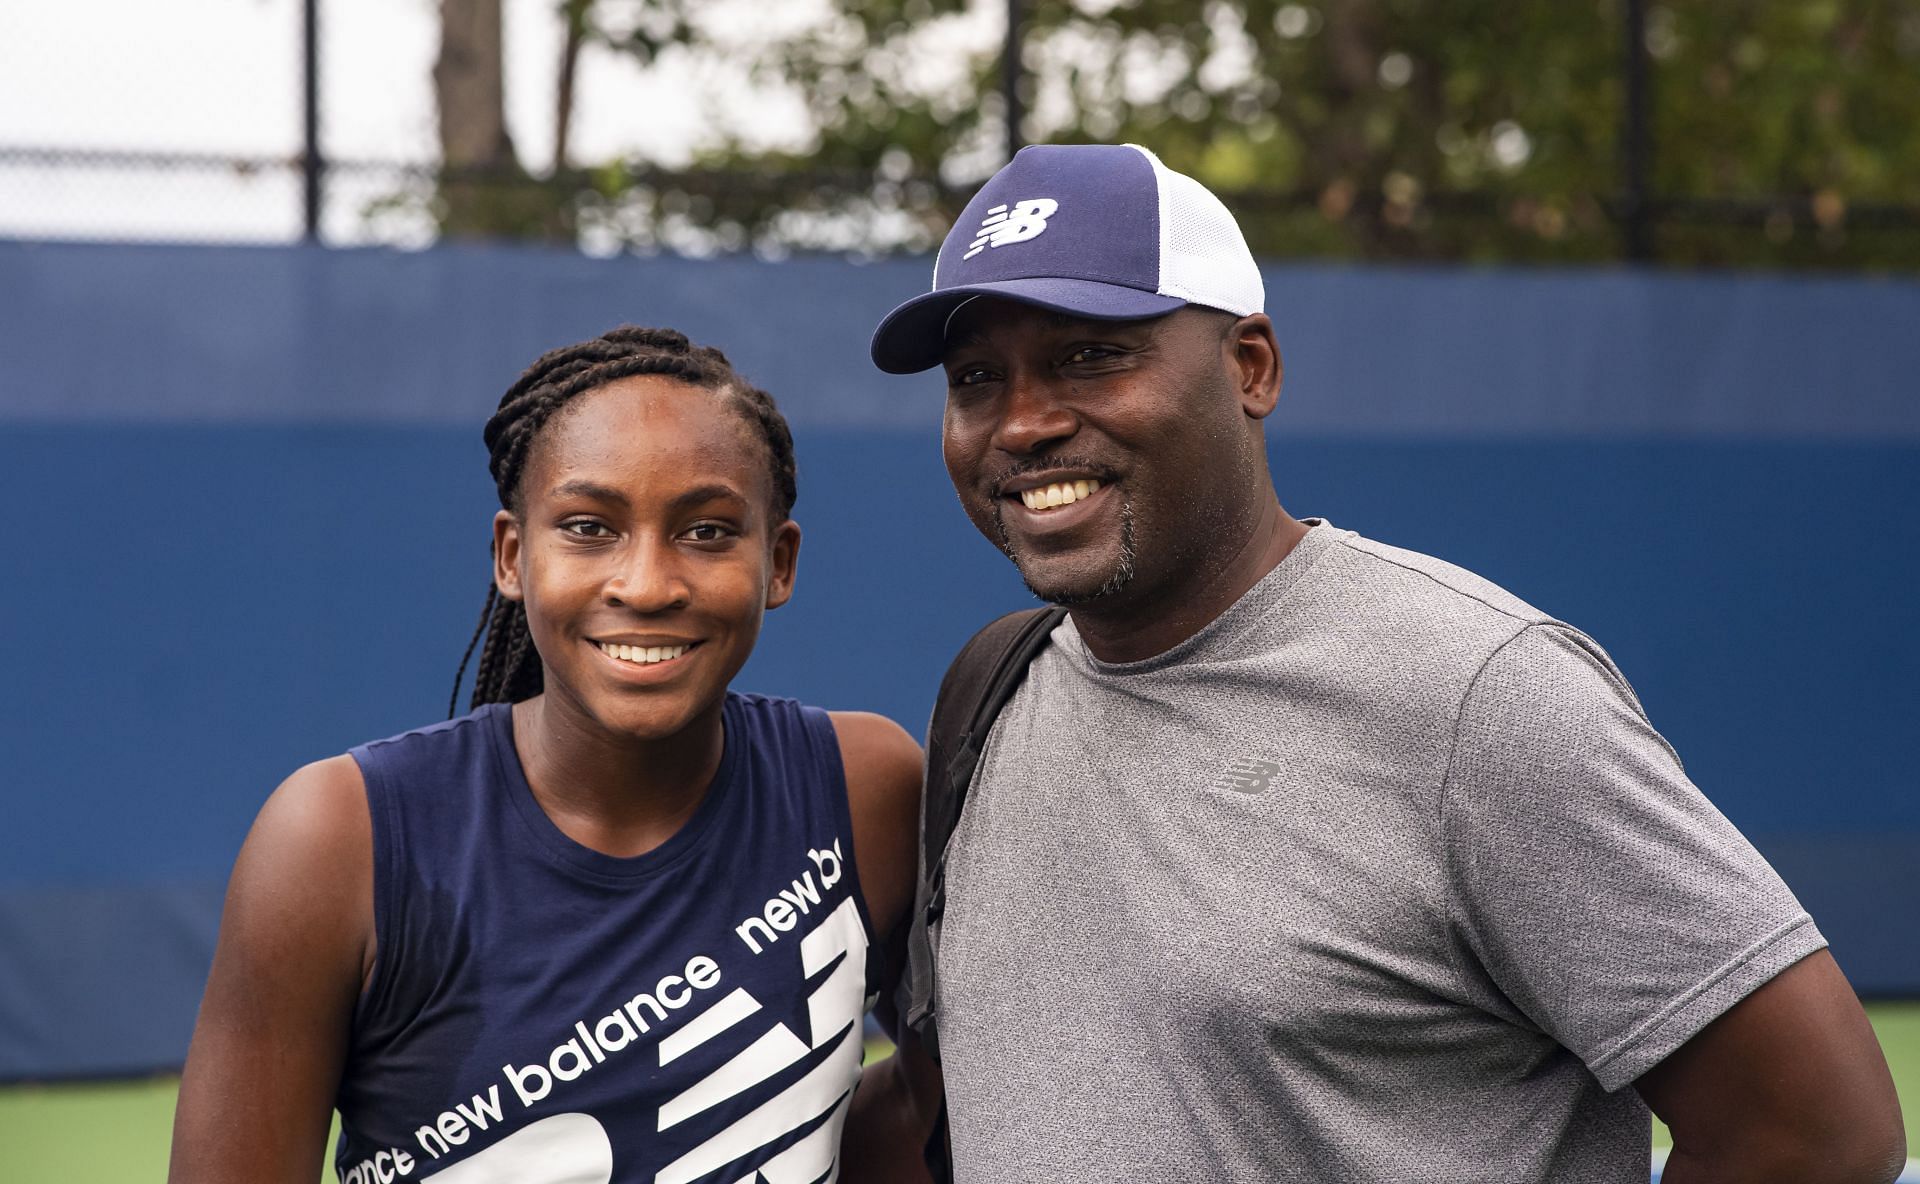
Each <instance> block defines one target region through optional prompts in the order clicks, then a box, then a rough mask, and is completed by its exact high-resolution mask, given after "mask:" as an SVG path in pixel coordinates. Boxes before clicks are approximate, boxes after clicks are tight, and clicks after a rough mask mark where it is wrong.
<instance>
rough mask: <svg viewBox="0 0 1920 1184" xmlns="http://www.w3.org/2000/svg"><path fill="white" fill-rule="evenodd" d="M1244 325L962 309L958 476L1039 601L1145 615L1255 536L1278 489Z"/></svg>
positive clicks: (953, 357)
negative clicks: (1241, 355)
mask: <svg viewBox="0 0 1920 1184" xmlns="http://www.w3.org/2000/svg"><path fill="white" fill-rule="evenodd" d="M1234 326H1235V320H1234V318H1233V317H1231V316H1229V315H1227V314H1225V313H1217V312H1213V311H1211V310H1206V309H1196V308H1185V309H1181V310H1179V311H1176V312H1174V313H1171V314H1169V315H1167V316H1164V317H1157V318H1153V319H1150V320H1143V321H1096V320H1086V319H1081V318H1075V317H1069V316H1064V315H1062V314H1059V313H1054V312H1050V311H1047V310H1045V309H1040V308H1035V307H1033V306H1031V305H1025V304H1019V303H1015V302H1012V301H1005V300H998V299H976V300H973V301H971V302H970V303H968V304H967V305H965V306H964V307H962V308H961V309H960V310H959V312H958V314H957V315H956V316H955V317H954V319H953V323H952V325H951V326H949V330H948V336H947V341H948V346H947V352H946V356H945V358H944V359H943V362H942V364H943V366H944V368H945V370H946V374H947V411H946V425H945V430H944V435H943V447H944V451H945V455H946V462H947V472H948V474H949V475H950V476H951V477H952V478H953V484H954V488H955V489H956V490H957V491H958V492H959V494H960V501H961V504H962V505H963V506H964V507H965V509H966V512H967V516H968V517H970V518H971V519H972V520H973V524H974V525H975V526H976V527H978V528H979V530H980V532H981V533H982V534H984V535H986V536H987V538H988V539H990V540H992V541H993V542H995V543H996V544H998V545H999V546H1000V547H1001V549H1002V550H1004V551H1006V553H1007V554H1008V556H1009V557H1011V558H1012V559H1013V561H1014V563H1015V564H1016V565H1017V566H1018V567H1019V569H1020V574H1021V576H1022V577H1023V578H1024V579H1025V580H1026V583H1027V587H1028V588H1029V589H1030V590H1032V591H1033V593H1034V594H1035V595H1036V596H1039V597H1040V598H1042V599H1043V600H1050V601H1053V602H1054V603H1056V604H1093V603H1096V602H1097V603H1100V604H1103V605H1107V606H1113V607H1118V606H1121V605H1126V604H1133V603H1143V604H1150V603H1152V602H1153V601H1154V600H1155V599H1156V598H1158V597H1160V596H1164V595H1167V594H1170V593H1171V594H1177V592H1178V591H1179V590H1180V589H1181V588H1182V587H1183V586H1185V585H1186V583H1187V581H1190V580H1193V579H1205V578H1207V577H1208V576H1209V575H1210V574H1211V573H1212V572H1214V571H1217V570H1218V568H1219V566H1220V557H1221V556H1222V555H1223V554H1225V553H1230V552H1231V551H1232V550H1233V549H1234V548H1236V547H1238V546H1239V544H1240V543H1241V542H1242V541H1243V540H1244V539H1245V538H1246V537H1247V535H1248V532H1249V531H1250V530H1251V528H1252V516H1253V515H1255V514H1257V513H1258V509H1259V506H1258V502H1257V491H1259V490H1260V489H1263V488H1269V487H1267V486H1266V484H1265V476H1264V474H1265V469H1264V456H1263V454H1262V447H1261V443H1260V437H1259V434H1258V431H1257V429H1253V430H1250V425H1251V424H1252V420H1251V419H1250V418H1249V416H1248V414H1247V410H1246V408H1245V406H1244V405H1243V400H1242V399H1241V397H1240V385H1239V381H1238V379H1239V368H1238V366H1237V365H1236V356H1237V354H1236V345H1235V334H1234V332H1233V330H1234ZM1249 466H1253V472H1255V474H1256V475H1257V482H1256V481H1253V480H1250V479H1249V477H1250V469H1249Z"/></svg>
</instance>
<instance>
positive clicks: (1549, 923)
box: [937, 523, 1825, 1184]
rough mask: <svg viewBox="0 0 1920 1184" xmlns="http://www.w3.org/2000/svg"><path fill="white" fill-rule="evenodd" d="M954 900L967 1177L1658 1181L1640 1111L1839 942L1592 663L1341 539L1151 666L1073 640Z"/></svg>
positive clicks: (951, 995) (953, 983)
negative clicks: (1652, 1076) (1746, 1008)
mask: <svg viewBox="0 0 1920 1184" xmlns="http://www.w3.org/2000/svg"><path fill="white" fill-rule="evenodd" d="M947 892H948V896H947V912H946V921H945V928H944V930H943V933H942V937H941V940H940V946H939V955H938V976H937V982H938V992H939V993H938V997H937V1003H938V1008H939V1023H940V1035H941V1051H942V1056H943V1060H944V1063H945V1070H946V1082H947V1090H948V1098H949V1112H950V1116H951V1124H952V1125H951V1133H952V1139H953V1151H954V1161H955V1172H956V1179H957V1180H958V1181H959V1182H960V1184H1040V1182H1052V1181H1057V1182H1060V1184H1083V1182H1085V1181H1089V1180H1180V1181H1212V1180H1231V1181H1265V1180H1288V1181H1341V1182H1350V1181H1369V1182H1381V1181H1401V1180H1405V1181H1422V1182H1443V1181H1498V1182H1500V1184H1523V1182H1526V1181H1542V1182H1544V1181H1554V1182H1555V1184H1567V1182H1578V1181H1623V1182H1624V1181H1634V1182H1635V1184H1643V1182H1644V1181H1645V1180H1646V1178H1647V1164H1648V1144H1649V1121H1648V1113H1647V1110H1646V1107H1645V1105H1644V1104H1643V1103H1642V1102H1641V1100H1640V1098H1639V1096H1638V1095H1637V1094H1636V1093H1635V1092H1634V1091H1633V1090H1631V1089H1623V1088H1622V1087H1623V1086H1626V1085H1628V1084H1629V1083H1631V1082H1632V1081H1633V1080H1634V1078H1636V1077H1638V1076H1639V1075H1640V1074H1642V1073H1644V1072H1645V1071H1646V1070H1647V1069H1649V1068H1651V1067H1652V1066H1653V1065H1655V1064H1657V1063H1658V1062H1659V1061H1660V1060H1661V1059H1662V1058H1664V1057H1665V1056H1667V1055H1668V1054H1669V1053H1671V1052H1672V1051H1673V1050H1674V1049H1675V1048H1677V1047H1679V1046H1680V1045H1681V1044H1682V1043H1684V1042H1685V1041H1686V1040H1687V1039H1688V1038H1689V1037H1690V1036H1692V1035H1693V1034H1694V1033H1696V1032H1697V1031H1699V1030H1700V1028H1701V1027H1702V1026H1703V1025H1705V1024H1706V1023H1707V1022H1708V1021H1709V1020H1711V1019H1713V1018H1714V1017H1715V1016H1717V1015H1719V1014H1720V1013H1722V1012H1723V1011H1725V1010H1726V1009H1727V1008H1728V1007H1729V1006H1731V1005H1732V1004H1733V1003H1735V1002H1737V1001H1738V1000H1739V999H1741V998H1742V997H1744V996H1745V995H1746V994H1747V993H1749V992H1751V991H1752V990H1753V989H1754V988H1755V987H1757V986H1759V985H1760V984H1762V983H1764V982H1765V981H1767V980H1768V979H1769V978H1771V977H1772V976H1773V975H1775V974H1777V973H1778V972H1779V971H1781V970H1782V969H1784V968H1785V967H1787V966H1789V965H1791V964H1792V963H1794V962H1796V961H1798V960H1799V959H1800V958H1803V957H1805V956H1806V955H1807V954H1809V953H1811V952H1813V951H1814V950H1817V949H1819V948H1820V947H1821V946H1822V945H1824V944H1825V943H1824V942H1823V940H1822V939H1821V937H1820V934H1819V932H1818V931H1817V930H1816V929H1815V928H1814V925H1813V922H1812V921H1811V920H1810V919H1809V918H1808V917H1807V915H1806V913H1805V912H1804V911H1803V910H1802V909H1801V908H1800V905H1799V904H1798V902H1796V901H1795V900H1794V898H1793V895H1792V894H1791V893H1790V892H1789V891H1788V890H1787V888H1786V886H1785V885H1784V884H1782V883H1781V882H1780V879H1779V877H1778V876H1776V875H1775V874H1774V872H1773V870H1772V869H1771V868H1769V867H1768V866H1767V864H1766V862H1765V861H1764V860H1762V859H1761V858H1760V856H1759V855H1758V854H1757V853H1755V852H1754V850H1753V848H1752V847H1751V846H1749V845H1748V844H1747V842H1746V841H1745V840H1744V839H1743V838H1742V837H1741V836H1740V834H1739V833H1738V832H1737V831H1735V830H1734V828H1733V827H1732V826H1731V825H1730V824H1729V823H1728V822H1727V821H1726V819H1724V818H1723V817H1721V815H1720V814H1719V813H1718V812H1717V811H1716V810H1715V809H1714V808H1713V806H1712V805H1711V804H1710V803H1708V801H1707V800H1706V798H1704V797H1703V796H1701V794H1700V792H1699V791H1698V790H1697V789H1695V788H1694V787H1693V785H1692V784H1691V783H1690V782H1689V781H1688V780H1687V778H1686V775H1685V774H1684V773H1683V772H1682V771H1681V768H1680V762H1679V760H1678V758H1677V757H1676V756H1675V755H1674V753H1673V750H1672V749H1671V748H1669V747H1668V746H1667V744H1666V742H1665V741H1664V740H1662V739H1661V738H1660V736H1659V734H1658V733H1656V732H1655V731H1654V730H1653V728H1652V727H1651V726H1650V725H1649V724H1648V722H1647V720H1646V717H1645V715H1644V714H1643V713H1642V711H1641V709H1640V705H1639V702H1638V700H1637V699H1635V697H1634V694H1633V691H1632V690H1631V689H1630V688H1629V687H1628V686H1627V683H1626V680H1625V679H1624V678H1623V677H1622V676H1621V675H1620V672H1619V671H1618V670H1617V669H1615V667H1614V666H1613V663H1612V662H1611V661H1610V660H1609V659H1608V658H1607V656H1606V654H1605V653H1603V652H1602V651H1601V649H1600V647H1599V646H1598V645H1596V644H1594V643H1593V642H1592V641H1591V640H1589V639H1588V638H1587V637H1585V636H1584V635H1583V634H1581V633H1579V632H1578V631H1576V630H1574V629H1572V628H1570V627H1568V626H1566V625H1563V624H1561V623H1559V622H1557V621H1554V620H1552V619H1551V618H1548V617H1546V616H1543V615H1542V614H1541V613H1539V612H1537V611H1535V610H1534V609H1533V608H1530V607H1529V606H1527V605H1526V604H1524V603H1522V602H1521V601H1519V600H1518V599H1516V598H1514V597H1513V596H1511V595H1509V594H1508V593H1506V592H1503V591H1502V590H1500V589H1499V588H1496V587H1494V586H1493V585H1492V584H1489V583H1488V582H1487V581H1485V580H1482V579H1480V578H1479V577H1477V576H1474V575H1472V574H1471V573H1468V572H1465V571H1462V570H1460V569H1459V568H1456V567H1452V566H1450V565H1448V564H1445V563H1441V562H1439V561H1437V560H1434V559H1431V558H1428V557H1426V556H1423V555H1417V554H1413V553H1411V552H1408V551H1402V550H1398V549H1396V548H1393V547H1388V546H1383V545H1381V544H1379V543H1375V542H1371V541H1369V540H1367V539H1364V538H1360V537H1359V536H1357V535H1354V534H1352V533H1350V532H1346V531H1340V530H1336V529H1334V528H1333V527H1331V526H1328V525H1326V524H1324V523H1319V524H1315V525H1314V526H1313V528H1312V530H1311V531H1310V532H1309V533H1308V534H1307V536H1306V538H1305V539H1304V540H1303V541H1302V542H1301V543H1300V544H1299V546H1298V547H1296V548H1295V549H1294V551H1293V552H1292V554H1290V555H1289V556H1288V557H1287V558H1286V560H1285V561H1284V562H1282V563H1281V565H1280V566H1279V567H1277V568H1276V569H1275V570H1274V571H1273V572H1272V573H1270V574H1269V575H1268V576H1267V577H1266V578H1265V579H1263V580H1262V581H1261V582H1260V583H1259V584H1258V585H1256V586H1255V587H1254V588H1253V589H1252V590H1251V591H1249V592H1248V593H1247V594H1246V596H1244V597H1243V598H1242V599H1241V600H1240V601H1239V602H1238V603H1236V604H1235V605H1234V606H1233V607H1232V608H1231V609H1229V610H1228V611H1227V612H1226V613H1225V614H1224V615H1223V616H1221V617H1220V618H1219V619H1218V620H1216V621H1214V622H1213V623H1212V624H1210V625H1209V626H1208V627H1207V628H1206V629H1205V630H1203V631H1202V632H1201V633H1200V634H1199V635H1198V636H1195V637H1193V638H1190V639H1189V640H1187V641H1186V642H1183V643H1182V644H1180V645H1179V646H1177V647H1175V648H1174V649H1172V650H1169V651H1168V652H1166V653H1164V654H1161V655H1159V656H1157V657H1154V658H1150V659H1148V660H1146V661H1143V662H1135V663H1129V664H1125V665H1109V664H1106V663H1102V662H1099V661H1097V660H1095V659H1094V658H1093V657H1092V656H1091V655H1090V654H1089V653H1088V652H1087V650H1086V647H1085V645H1084V644H1083V643H1082V642H1081V640H1080V637H1079V635H1078V634H1077V633H1076V632H1075V630H1074V627H1073V624H1072V622H1071V620H1068V621H1067V622H1066V623H1063V624H1062V625H1061V626H1060V628H1059V629H1058V630H1056V631H1055V633H1054V634H1053V637H1052V644H1051V645H1050V646H1049V648H1048V649H1047V650H1046V651H1045V652H1043V653H1042V654H1041V655H1040V657H1039V658H1038V659H1037V660H1036V661H1035V663H1034V665H1033V667H1032V668H1031V670H1030V672H1029V675H1028V678H1027V681H1026V683H1025V685H1024V686H1023V687H1022V689H1021V690H1020V692H1019V694H1018V695H1016V696H1015V698H1014V699H1013V701H1012V702H1011V703H1009V704H1008V705H1007V708H1006V710H1005V711H1004V712H1003V713H1002V715H1001V716H1000V719H999V721H998V723H997V724H996V725H995V727H994V730H993V732H992V735H991V737H990V738H989V741H988V746H987V749H986V752H985V753H984V755H983V758H982V763H981V766H980V772H979V774H978V775H977V776H976V778H975V781H974V785H973V789H972V793H971V795H970V797H969V799H968V804H967V809H966V813H965V815H964V817H963V818H962V820H961V823H960V826H959V829H958V830H957V831H956V832H955V835H954V839H953V844H952V847H951V848H950V851H949V863H948V872H947Z"/></svg>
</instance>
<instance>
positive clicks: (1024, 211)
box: [960, 197, 1060, 259]
mask: <svg viewBox="0 0 1920 1184" xmlns="http://www.w3.org/2000/svg"><path fill="white" fill-rule="evenodd" d="M1059 208H1060V203H1059V202H1057V201H1055V200H1053V199H1052V198H1050V197H1030V198H1028V199H1026V200H1025V201H1017V202H1015V203H1013V208H1012V209H1011V210H1009V209H1008V208H1007V207H1006V206H1003V205H1000V206H995V207H993V208H992V209H990V210H988V211H987V216H986V217H985V218H983V219H981V221H980V237H979V238H976V239H974V240H973V242H972V243H970V244H968V250H967V253H966V254H964V255H962V256H960V257H961V258H962V259H971V258H973V257H974V256H975V255H978V254H979V253H980V252H982V251H984V250H986V249H987V248H988V247H1004V246H1006V245H1007V244H1008V243H1023V242H1026V241H1027V240H1028V239H1030V238H1036V237H1038V236H1039V234H1040V232H1041V231H1043V230H1045V229H1046V228H1047V219H1048V218H1051V217H1053V212H1054V211H1055V210H1057V209H1059Z"/></svg>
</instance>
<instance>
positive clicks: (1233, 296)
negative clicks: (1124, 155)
mask: <svg viewBox="0 0 1920 1184" xmlns="http://www.w3.org/2000/svg"><path fill="white" fill-rule="evenodd" d="M1127 147H1129V148H1135V149H1138V150H1139V151H1140V153H1141V154H1142V155H1144V156H1145V157H1146V158H1147V159H1148V160H1149V161H1151V162H1153V175H1154V179H1155V180H1156V181H1157V182H1158V183H1159V188H1160V294H1161V295H1163V296H1177V297H1179V298H1180V299H1182V300H1185V301H1187V302H1188V303H1190V304H1202V305H1205V306H1206V307H1208V308H1217V309H1220V310H1221V311H1223V312H1230V313H1233V314H1234V315H1235V316H1242V317H1243V316H1246V315H1248V314H1249V313H1256V312H1264V311H1266V306H1267V289H1266V285H1265V284H1263V283H1262V282H1261V280H1260V269H1259V267H1257V266H1255V264H1254V262H1253V253H1252V252H1251V251H1249V250H1247V240H1246V237H1245V236H1244V235H1242V234H1241V233H1240V224H1239V223H1237V222H1235V221H1234V220H1233V215H1232V214H1231V213H1229V212H1228V211H1227V207H1226V206H1225V205H1224V204H1222V203H1221V201H1220V199H1219V198H1217V197H1215V196H1214V195H1213V193H1212V192H1211V191H1209V190H1208V189H1207V187H1206V186H1205V185H1202V184H1201V183H1200V182H1198V181H1196V180H1194V179H1193V178H1192V177H1189V176H1187V175H1185V174H1184V173H1176V172H1174V171H1173V170H1172V169H1170V168H1168V167H1167V166H1166V165H1164V164H1161V163H1160V158H1159V157H1157V156H1155V155H1154V154H1153V153H1152V152H1150V151H1148V150H1147V149H1145V148H1141V147H1140V145H1138V144H1129V145H1127Z"/></svg>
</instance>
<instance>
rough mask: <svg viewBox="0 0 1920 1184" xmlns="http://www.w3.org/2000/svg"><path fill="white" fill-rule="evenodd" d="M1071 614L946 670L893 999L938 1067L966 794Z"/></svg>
mask: <svg viewBox="0 0 1920 1184" xmlns="http://www.w3.org/2000/svg"><path fill="white" fill-rule="evenodd" d="M1066 615H1067V610H1066V609H1064V608H1060V607H1058V606H1053V605H1049V606H1047V607H1044V608H1031V609H1026V610H1024V611H1022V612H1017V613H1009V614H1007V615H1006V616H1004V617H1001V618H1000V619H999V620H997V621H994V622H992V623H991V624H989V625H987V627H986V628H984V629H982V630H980V632H978V633H976V634H974V635H973V638H972V639H971V640H969V641H968V642H967V644H966V645H965V646H963V647H962V648H961V650H960V653H959V655H958V656H956V657H955V658H954V660H953V665H951V666H949V667H947V674H946V677H945V678H943V679H941V680H940V695H939V697H938V698H937V699H935V700H934V704H933V721H932V722H931V723H930V724H928V725H927V783H926V787H925V789H924V790H923V791H922V793H921V797H920V876H919V888H918V891H917V893H916V895H915V901H914V913H913V928H912V931H911V932H910V933H909V935H908V938H907V965H906V969H905V971H904V972H903V973H902V974H901V977H900V986H899V989H898V992H897V994H896V996H895V1000H896V1004H897V1009H898V1011H899V1014H900V1018H901V1021H902V1022H904V1023H905V1024H907V1026H909V1027H911V1028H912V1029H913V1030H914V1032H915V1033H916V1034H917V1035H918V1036H919V1038H920V1043H921V1044H922V1045H923V1046H924V1047H925V1048H926V1050H927V1052H928V1053H929V1054H930V1055H931V1056H932V1057H933V1058H934V1059H935V1060H938V1059H939V1057H940V1038H939V1030H938V1026H937V1024H936V1023H935V1017H934V1014H933V964H934V947H935V944H936V942H937V939H938V931H939V926H940V919H941V917H942V916H943V915H944V914H945V912H946V857H947V841H948V840H949V839H951V838H952V837H953V831H954V828H955V827H956V826H958V825H959V823H960V812H961V810H962V809H964V808H965V806H966V801H967V789H968V787H969V786H971V785H972V783H973V773H974V769H975V768H976V767H977V766H978V765H979V763H980V752H981V749H982V748H983V747H985V745H986V742H987V733H989V732H991V731H992V730H993V721H994V720H996V719H998V718H999V716H1000V709H1001V708H1002V707H1005V706H1006V705H1007V700H1009V699H1011V698H1013V694H1014V692H1015V691H1017V690H1019V689H1020V682H1021V680H1022V679H1024V678H1025V677H1026V675H1027V666H1028V664H1029V663H1031V662H1032V661H1033V659H1034V656H1035V655H1036V654H1038V653H1039V652H1040V651H1041V650H1043V649H1045V648H1046V646H1047V637H1048V635H1049V634H1051V633H1052V632H1053V630H1054V628H1055V626H1057V625H1059V624H1060V620H1061V618H1063V617H1065V616H1066ZM946 1125H947V1123H946V1108H945V1105H944V1103H943V1104H942V1107H941V1112H940V1121H939V1123H938V1125H937V1126H936V1127H935V1129H934V1133H933V1138H932V1139H931V1140H930V1141H929V1142H928V1144H927V1149H926V1151H927V1163H928V1166H929V1167H930V1168H931V1169H932V1171H933V1177H934V1179H935V1180H937V1181H946V1180H949V1179H951V1167H950V1165H949V1164H948V1163H947V1154H946V1134H947V1132H946Z"/></svg>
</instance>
